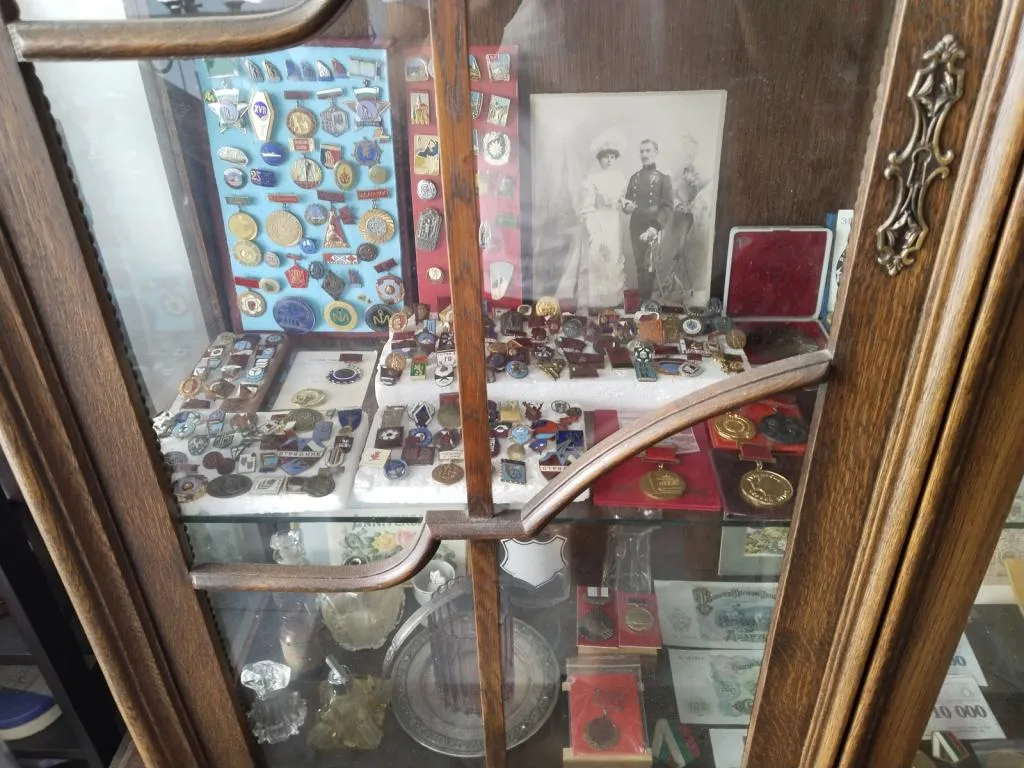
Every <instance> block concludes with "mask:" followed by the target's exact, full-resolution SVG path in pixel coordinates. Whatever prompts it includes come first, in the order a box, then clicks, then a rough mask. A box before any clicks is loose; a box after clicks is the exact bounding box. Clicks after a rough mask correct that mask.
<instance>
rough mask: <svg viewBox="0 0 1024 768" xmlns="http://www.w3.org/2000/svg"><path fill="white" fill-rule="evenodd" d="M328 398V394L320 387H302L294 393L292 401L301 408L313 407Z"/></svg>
mask: <svg viewBox="0 0 1024 768" xmlns="http://www.w3.org/2000/svg"><path fill="white" fill-rule="evenodd" d="M326 399H327V395H326V394H324V392H323V391H322V390H319V389H300V390H299V391H298V392H296V393H295V394H294V395H292V402H293V403H294V404H295V405H297V406H299V407H300V408H312V407H313V406H315V405H320V403H322V402H323V401H324V400H326Z"/></svg>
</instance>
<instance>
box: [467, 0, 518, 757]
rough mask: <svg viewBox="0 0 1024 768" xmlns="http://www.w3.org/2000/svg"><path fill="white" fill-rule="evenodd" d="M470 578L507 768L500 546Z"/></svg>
mask: <svg viewBox="0 0 1024 768" xmlns="http://www.w3.org/2000/svg"><path fill="white" fill-rule="evenodd" d="M460 1H461V0H460ZM469 575H470V578H472V579H473V611H474V618H475V621H476V652H477V666H478V667H479V669H480V704H481V709H480V712H481V714H482V715H483V719H484V753H485V757H486V760H487V768H504V766H505V704H504V702H503V701H502V687H503V677H502V673H501V637H502V636H501V632H498V626H499V621H500V615H499V613H500V596H499V593H498V550H497V544H495V543H494V542H493V541H474V542H472V543H471V544H470V545H469ZM510 620H511V619H510Z"/></svg>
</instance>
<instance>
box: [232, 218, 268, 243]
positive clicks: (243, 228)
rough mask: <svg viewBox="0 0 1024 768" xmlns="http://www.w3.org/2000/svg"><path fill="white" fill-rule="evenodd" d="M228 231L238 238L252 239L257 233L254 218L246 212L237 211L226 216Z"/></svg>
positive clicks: (257, 228) (257, 229)
mask: <svg viewBox="0 0 1024 768" xmlns="http://www.w3.org/2000/svg"><path fill="white" fill-rule="evenodd" d="M228 231H229V232H230V233H231V234H232V235H234V236H235V237H237V238H238V239H239V240H252V239H253V238H255V237H256V235H257V234H259V231H260V229H259V227H258V226H257V225H256V219H254V218H253V217H252V216H250V215H249V214H248V213H245V212H243V211H238V212H237V213H232V214H231V215H230V216H228Z"/></svg>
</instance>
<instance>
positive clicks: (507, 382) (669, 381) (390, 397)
mask: <svg viewBox="0 0 1024 768" xmlns="http://www.w3.org/2000/svg"><path fill="white" fill-rule="evenodd" d="M729 351H730V352H731V353H733V354H739V355H742V354H743V353H742V350H729ZM390 352H391V342H390V341H389V342H388V343H387V345H386V346H385V347H384V350H383V352H381V359H384V358H385V357H387V355H388V354H389V353H390ZM743 359H744V365H745V366H746V368H747V369H749V367H750V364H749V363H748V362H747V361H746V356H745V355H743ZM702 365H703V366H704V371H703V372H702V373H701V374H700V376H658V380H657V381H650V382H638V381H637V380H636V374H635V373H634V372H633V369H632V368H628V369H627V368H612V367H611V364H610V363H609V362H608V361H607V360H605V364H604V368H602V369H601V370H600V373H599V375H598V376H597V378H593V379H570V378H569V371H568V368H566V370H565V371H563V372H562V375H561V376H560V377H559V378H558V379H557V380H552V379H551V377H550V376H548V375H547V374H546V373H544V372H543V371H541V370H540V369H539V368H538V367H537V366H536V364H533V363H531V365H530V373H529V375H527V376H526V378H523V379H514V378H512V377H511V376H509V375H507V374H505V373H499V374H498V376H497V380H496V381H495V382H494V383H492V384H488V385H487V397H488V398H489V399H491V400H529V401H531V402H542V403H551V402H554V401H555V400H567V401H572V402H573V403H574V404H578V405H579V406H580V407H581V408H583V409H584V410H585V411H593V410H597V409H600V408H612V409H615V410H618V409H620V408H622V407H630V408H631V409H639V410H651V409H653V408H657V407H659V406H662V405H665V404H667V403H670V402H672V401H673V400H678V399H679V398H681V397H686V396H687V395H690V394H693V393H694V392H697V391H698V390H701V389H703V388H704V387H707V386H710V385H712V384H714V383H715V382H718V381H721V380H722V379H725V378H727V377H728V376H729V375H730V374H727V373H724V372H723V371H722V369H721V366H719V365H718V363H717V362H715V361H714V360H705V361H704V362H703V363H702ZM458 390H459V385H458V381H456V382H455V383H454V384H451V385H450V386H447V387H439V386H437V385H436V384H435V383H434V363H433V355H431V362H430V363H429V364H428V365H427V378H426V380H421V381H414V380H413V379H411V378H410V377H409V372H408V371H406V372H405V373H403V374H402V378H401V379H399V381H398V383H397V384H395V385H394V386H388V385H386V384H383V383H381V380H380V377H379V376H376V375H375V376H374V391H375V392H376V395H377V402H378V403H379V404H380V406H381V407H384V406H385V405H398V404H406V403H415V402H416V401H418V400H427V401H428V402H429V401H433V400H436V399H437V396H438V394H440V393H443V392H458Z"/></svg>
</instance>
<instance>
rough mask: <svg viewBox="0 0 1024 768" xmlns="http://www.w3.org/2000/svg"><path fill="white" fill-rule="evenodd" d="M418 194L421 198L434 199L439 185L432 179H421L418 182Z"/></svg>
mask: <svg viewBox="0 0 1024 768" xmlns="http://www.w3.org/2000/svg"><path fill="white" fill-rule="evenodd" d="M416 196H417V197H418V198H419V199H420V200H433V199H434V198H435V197H437V185H436V184H435V183H434V182H432V181H431V180H430V179H420V180H419V181H418V182H416Z"/></svg>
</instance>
